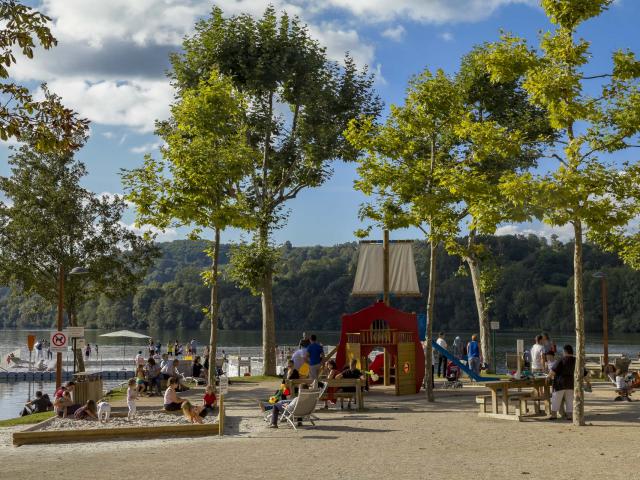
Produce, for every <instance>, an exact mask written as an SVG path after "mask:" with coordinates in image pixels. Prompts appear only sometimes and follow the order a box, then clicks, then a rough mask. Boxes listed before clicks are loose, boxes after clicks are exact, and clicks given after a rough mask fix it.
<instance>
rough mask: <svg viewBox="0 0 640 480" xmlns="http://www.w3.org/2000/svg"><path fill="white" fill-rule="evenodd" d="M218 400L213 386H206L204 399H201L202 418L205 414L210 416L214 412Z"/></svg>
mask: <svg viewBox="0 0 640 480" xmlns="http://www.w3.org/2000/svg"><path fill="white" fill-rule="evenodd" d="M217 403H218V399H217V398H216V391H215V388H214V386H213V385H207V387H206V388H205V389H204V397H203V398H202V411H203V412H204V415H202V416H203V417H204V416H205V415H207V414H209V413H210V414H212V415H213V412H214V411H215V408H216V405H217Z"/></svg>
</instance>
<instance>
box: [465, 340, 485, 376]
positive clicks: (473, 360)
mask: <svg viewBox="0 0 640 480" xmlns="http://www.w3.org/2000/svg"><path fill="white" fill-rule="evenodd" d="M467 364H468V365H469V369H470V370H471V371H473V372H474V373H475V374H476V375H480V365H481V364H482V356H481V355H480V345H478V335H476V334H475V333H474V334H473V335H471V341H470V342H469V343H468V344H467Z"/></svg>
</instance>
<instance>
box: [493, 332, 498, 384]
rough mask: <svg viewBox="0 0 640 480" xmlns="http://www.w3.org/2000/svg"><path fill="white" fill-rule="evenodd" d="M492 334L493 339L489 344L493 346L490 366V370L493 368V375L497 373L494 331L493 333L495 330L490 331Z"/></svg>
mask: <svg viewBox="0 0 640 480" xmlns="http://www.w3.org/2000/svg"><path fill="white" fill-rule="evenodd" d="M492 333H493V339H492V342H491V344H492V346H493V348H492V350H493V357H492V358H493V365H492V368H493V373H497V372H498V368H497V365H498V362H497V361H496V331H495V329H494V330H492Z"/></svg>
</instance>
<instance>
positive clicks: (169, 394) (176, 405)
mask: <svg viewBox="0 0 640 480" xmlns="http://www.w3.org/2000/svg"><path fill="white" fill-rule="evenodd" d="M177 386H178V382H177V380H176V379H175V378H173V377H172V378H170V379H169V386H168V387H167V389H166V390H165V392H164V409H165V410H167V411H168V412H175V411H177V410H180V408H182V402H184V398H180V397H179V396H178V394H177V393H176V387H177Z"/></svg>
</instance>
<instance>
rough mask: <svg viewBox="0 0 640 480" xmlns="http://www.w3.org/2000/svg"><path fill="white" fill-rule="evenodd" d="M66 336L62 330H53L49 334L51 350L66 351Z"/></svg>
mask: <svg viewBox="0 0 640 480" xmlns="http://www.w3.org/2000/svg"><path fill="white" fill-rule="evenodd" d="M67 347H68V338H67V335H66V334H65V333H64V332H53V333H52V334H51V351H52V352H56V353H62V352H66V351H67Z"/></svg>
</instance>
